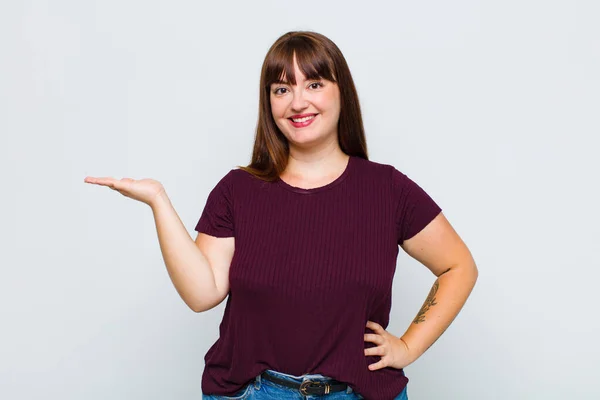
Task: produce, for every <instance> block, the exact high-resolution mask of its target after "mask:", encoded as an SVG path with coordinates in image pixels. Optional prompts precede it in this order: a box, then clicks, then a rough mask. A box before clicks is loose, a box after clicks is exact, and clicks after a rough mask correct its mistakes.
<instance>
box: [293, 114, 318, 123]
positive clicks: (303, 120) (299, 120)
mask: <svg viewBox="0 0 600 400" xmlns="http://www.w3.org/2000/svg"><path fill="white" fill-rule="evenodd" d="M314 117H315V116H314V115H311V116H310V117H304V118H299V119H294V118H292V121H294V122H305V121H308V120H309V119H313V118H314Z"/></svg>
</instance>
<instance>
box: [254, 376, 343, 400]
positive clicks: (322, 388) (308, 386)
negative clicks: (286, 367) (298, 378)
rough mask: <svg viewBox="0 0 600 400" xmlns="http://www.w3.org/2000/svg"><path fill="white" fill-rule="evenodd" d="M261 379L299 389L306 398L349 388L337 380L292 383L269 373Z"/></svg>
mask: <svg viewBox="0 0 600 400" xmlns="http://www.w3.org/2000/svg"><path fill="white" fill-rule="evenodd" d="M260 377H261V379H266V380H268V381H271V382H275V383H278V384H280V385H283V386H287V387H289V388H292V389H297V390H299V391H300V393H302V394H303V395H305V396H308V395H309V394H314V395H324V394H329V393H333V392H341V391H342V390H346V389H347V388H348V385H347V384H345V383H343V382H339V381H336V380H330V381H327V382H323V381H311V380H307V381H304V382H302V383H298V382H292V381H289V380H287V379H282V378H279V377H277V376H274V375H271V374H269V373H268V372H267V371H265V372H263V373H262V374H260Z"/></svg>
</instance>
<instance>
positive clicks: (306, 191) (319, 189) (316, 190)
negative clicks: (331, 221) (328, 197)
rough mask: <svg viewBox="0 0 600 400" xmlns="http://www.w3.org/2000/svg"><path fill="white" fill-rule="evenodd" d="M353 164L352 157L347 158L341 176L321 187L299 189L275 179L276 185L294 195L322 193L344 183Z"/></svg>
mask: <svg viewBox="0 0 600 400" xmlns="http://www.w3.org/2000/svg"><path fill="white" fill-rule="evenodd" d="M353 163H354V156H349V157H348V161H347V162H346V168H345V169H344V172H342V174H341V175H340V176H338V177H337V178H335V179H334V180H333V181H331V182H329V183H328V184H326V185H323V186H319V187H315V188H309V189H305V188H300V187H296V186H292V185H290V184H288V183H286V182H285V181H284V180H283V179H281V178H277V183H278V184H279V185H280V186H283V187H284V188H285V189H287V190H290V191H292V192H295V193H300V194H313V193H319V192H322V191H324V190H328V189H331V188H332V187H334V186H337V185H339V184H340V183H342V182H343V181H344V179H346V177H347V176H348V174H349V173H350V170H351V168H352V164H353Z"/></svg>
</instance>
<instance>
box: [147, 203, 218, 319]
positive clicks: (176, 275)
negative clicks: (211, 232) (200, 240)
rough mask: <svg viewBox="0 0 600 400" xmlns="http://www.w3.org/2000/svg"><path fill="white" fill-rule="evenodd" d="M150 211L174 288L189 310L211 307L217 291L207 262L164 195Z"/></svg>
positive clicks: (153, 204)
mask: <svg viewBox="0 0 600 400" xmlns="http://www.w3.org/2000/svg"><path fill="white" fill-rule="evenodd" d="M151 208H152V213H153V215H154V221H155V224H156V231H157V234H158V242H159V244H160V250H161V252H162V256H163V260H164V262H165V265H166V267H167V271H168V273H169V277H170V278H171V281H172V282H173V285H174V286H175V289H177V292H178V293H179V295H180V296H181V298H182V299H183V301H184V302H185V303H186V304H187V305H188V307H190V308H191V309H192V310H194V311H197V310H206V309H210V308H212V307H213V306H214V302H215V299H216V297H217V288H216V284H215V277H214V275H213V271H212V268H211V267H210V264H209V262H208V260H207V259H206V257H205V256H204V255H203V254H202V252H201V251H200V249H199V248H198V246H197V245H196V244H195V243H194V241H193V239H192V238H191V237H190V235H189V233H188V232H187V230H186V228H185V226H184V225H183V223H182V222H181V219H180V218H179V215H177V212H176V211H175V209H174V208H173V205H172V204H171V201H170V200H169V198H168V196H167V195H166V194H165V193H163V194H162V195H161V196H159V197H158V198H157V199H156V201H155V202H154V203H152V205H151Z"/></svg>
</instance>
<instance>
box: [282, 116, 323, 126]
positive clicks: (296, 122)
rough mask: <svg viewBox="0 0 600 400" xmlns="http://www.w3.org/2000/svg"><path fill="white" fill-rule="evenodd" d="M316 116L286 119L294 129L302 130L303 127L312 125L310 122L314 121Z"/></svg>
mask: <svg viewBox="0 0 600 400" xmlns="http://www.w3.org/2000/svg"><path fill="white" fill-rule="evenodd" d="M317 115H318V114H314V115H307V116H306V117H302V118H288V120H289V121H290V123H291V124H292V126H293V127H294V128H304V127H306V126H309V125H310V124H312V122H313V121H314V120H315V117H316V116H317Z"/></svg>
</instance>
